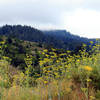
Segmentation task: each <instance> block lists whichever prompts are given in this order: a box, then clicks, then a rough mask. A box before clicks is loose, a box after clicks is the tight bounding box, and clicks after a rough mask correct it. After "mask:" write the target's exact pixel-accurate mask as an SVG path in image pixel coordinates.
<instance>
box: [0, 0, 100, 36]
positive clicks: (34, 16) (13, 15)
mask: <svg viewBox="0 0 100 100" xmlns="http://www.w3.org/2000/svg"><path fill="white" fill-rule="evenodd" d="M99 5H100V0H0V15H1V16H0V25H2V24H25V25H32V26H33V27H37V28H46V29H47V28H49V29H51V28H53V29H54V28H60V29H61V28H66V29H67V30H69V31H71V32H73V33H74V32H75V33H76V34H79V35H82V36H88V37H93V36H94V35H95V36H98V33H97V32H100V30H99V28H98V26H100V25H99V17H100V16H99V13H100V6H99ZM85 22H87V23H85ZM65 26H66V27H65ZM87 33H88V34H87ZM91 33H92V34H93V33H95V34H94V35H93V36H92V35H91ZM96 33H97V35H96Z"/></svg>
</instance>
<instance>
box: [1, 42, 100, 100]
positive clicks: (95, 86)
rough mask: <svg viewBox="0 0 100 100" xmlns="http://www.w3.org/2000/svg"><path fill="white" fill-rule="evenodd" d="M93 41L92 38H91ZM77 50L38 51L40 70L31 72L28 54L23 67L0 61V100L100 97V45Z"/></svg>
mask: <svg viewBox="0 0 100 100" xmlns="http://www.w3.org/2000/svg"><path fill="white" fill-rule="evenodd" d="M91 43H92V42H91ZM85 47H86V46H85V45H84V49H83V50H81V51H79V54H77V55H75V54H73V55H71V52H70V51H66V53H63V54H58V53H57V52H56V50H55V49H52V51H48V50H44V51H42V52H40V55H41V58H40V62H39V64H40V73H35V77H37V78H35V77H33V76H31V75H30V74H31V72H32V71H34V70H35V69H34V68H33V66H32V59H31V58H32V56H27V58H26V59H25V62H26V65H27V67H26V71H25V72H22V71H19V70H16V69H14V68H12V67H11V66H10V64H9V63H8V61H7V60H5V59H4V60H1V61H0V99H1V100H100V85H99V83H100V45H99V43H98V44H96V46H94V47H93V48H92V49H91V51H90V52H87V51H86V49H85Z"/></svg>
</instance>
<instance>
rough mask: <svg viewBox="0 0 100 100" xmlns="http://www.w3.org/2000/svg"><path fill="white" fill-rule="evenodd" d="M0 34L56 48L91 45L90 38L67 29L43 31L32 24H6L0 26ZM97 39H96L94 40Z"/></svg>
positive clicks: (66, 48) (68, 48) (75, 47)
mask: <svg viewBox="0 0 100 100" xmlns="http://www.w3.org/2000/svg"><path fill="white" fill-rule="evenodd" d="M0 35H6V36H10V37H16V38H18V39H21V40H26V41H31V42H38V43H40V44H45V45H47V47H48V46H51V47H54V48H59V49H65V50H75V49H77V48H79V47H80V46H82V44H83V43H85V44H87V45H89V41H91V40H90V39H87V38H82V37H79V36H75V35H72V34H71V33H69V32H67V31H65V30H54V31H41V30H38V29H35V28H33V27H30V26H21V25H13V26H11V25H5V26H3V27H0ZM94 41H95V40H94Z"/></svg>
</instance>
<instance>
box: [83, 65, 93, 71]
mask: <svg viewBox="0 0 100 100" xmlns="http://www.w3.org/2000/svg"><path fill="white" fill-rule="evenodd" d="M84 69H85V70H87V71H92V68H91V67H90V66H85V67H84Z"/></svg>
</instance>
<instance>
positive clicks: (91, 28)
mask: <svg viewBox="0 0 100 100" xmlns="http://www.w3.org/2000/svg"><path fill="white" fill-rule="evenodd" d="M63 16H64V17H63V22H64V24H65V27H66V28H67V29H68V30H69V31H71V32H72V33H76V34H79V35H81V36H85V37H90V38H93V37H95V38H97V37H99V38H100V12H98V11H95V10H87V9H85V10H84V9H77V10H76V11H75V12H69V13H65V14H64V15H63Z"/></svg>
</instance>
